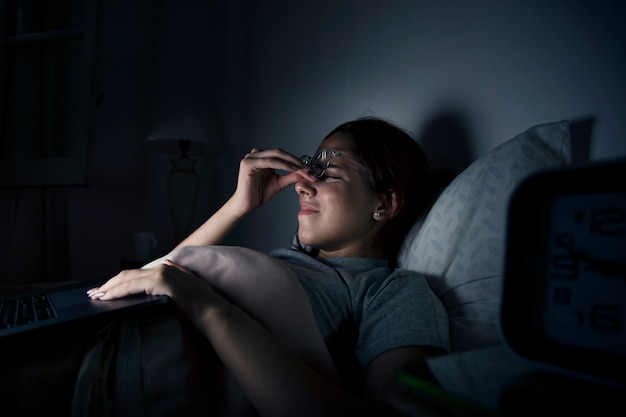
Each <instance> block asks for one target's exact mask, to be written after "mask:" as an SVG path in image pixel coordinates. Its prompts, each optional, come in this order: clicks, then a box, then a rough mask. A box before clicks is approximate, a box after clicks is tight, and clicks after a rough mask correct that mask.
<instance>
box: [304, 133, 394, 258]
mask: <svg viewBox="0 0 626 417" xmlns="http://www.w3.org/2000/svg"><path fill="white" fill-rule="evenodd" d="M321 148H325V149H331V150H334V151H337V152H339V153H341V154H342V155H343V156H344V158H340V157H335V158H332V159H331V160H330V165H329V166H328V168H327V170H326V173H325V175H324V177H322V178H321V179H320V180H319V181H317V182H310V181H307V180H301V181H299V182H298V183H297V184H296V187H295V188H296V192H297V193H298V195H299V197H300V212H299V213H298V222H299V227H298V237H299V239H300V242H302V243H303V244H305V245H309V246H312V247H315V248H318V249H319V250H320V256H322V257H333V256H358V257H381V256H382V255H381V252H380V250H381V248H376V247H375V246H374V242H375V237H376V234H377V233H378V231H379V229H380V227H381V226H382V223H384V222H382V221H377V220H375V219H374V216H373V214H374V212H375V211H378V209H379V208H380V206H381V203H382V201H381V199H380V198H379V197H378V196H377V195H375V194H374V192H373V191H372V189H371V187H370V185H369V179H368V174H367V169H366V168H365V166H364V165H363V164H362V163H361V162H360V161H358V160H357V158H356V156H355V155H354V152H353V144H352V140H351V139H350V136H348V135H346V134H344V133H336V134H333V135H332V136H330V137H328V138H327V139H326V140H324V142H323V143H322V146H321Z"/></svg>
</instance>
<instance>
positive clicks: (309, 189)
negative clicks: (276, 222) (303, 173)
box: [295, 178, 317, 197]
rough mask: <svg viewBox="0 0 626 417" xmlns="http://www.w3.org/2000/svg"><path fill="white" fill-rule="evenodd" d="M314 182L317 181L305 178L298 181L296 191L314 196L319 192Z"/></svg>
mask: <svg viewBox="0 0 626 417" xmlns="http://www.w3.org/2000/svg"><path fill="white" fill-rule="evenodd" d="M314 184H315V183H313V182H311V181H307V180H305V179H304V178H303V179H301V180H300V181H298V182H297V183H296V187H295V188H296V193H298V194H299V195H306V196H309V197H311V196H314V195H315V194H317V189H316V188H315V185H314Z"/></svg>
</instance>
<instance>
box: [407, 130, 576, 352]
mask: <svg viewBox="0 0 626 417" xmlns="http://www.w3.org/2000/svg"><path fill="white" fill-rule="evenodd" d="M570 162H571V149H570V133H569V123H568V122H567V121H561V122H556V123H547V124H542V125H538V126H534V127H532V128H530V129H528V130H527V131H525V132H523V133H521V134H519V135H518V136H516V137H514V138H513V139H510V140H509V141H507V142H504V143H502V144H501V145H499V146H497V147H496V148H494V149H493V150H491V151H490V152H489V153H488V154H486V155H485V156H483V157H481V158H480V159H478V160H476V161H475V162H474V163H472V164H471V165H470V166H469V167H468V168H467V169H465V170H464V171H463V172H461V173H460V174H459V175H458V176H457V177H456V178H455V179H454V180H453V181H452V183H450V185H448V187H446V189H445V190H444V191H443V192H442V193H441V195H440V196H439V197H438V198H437V200H436V201H435V203H434V205H433V206H432V208H431V209H430V210H429V212H428V214H427V215H426V217H425V219H424V220H423V222H418V223H416V224H415V225H414V227H413V228H412V230H411V231H410V232H409V234H408V236H407V237H406V239H405V241H404V244H403V246H402V249H401V251H400V255H399V260H398V266H399V267H400V268H405V269H410V270H413V271H418V272H421V273H424V274H425V275H426V276H427V279H428V282H429V284H430V285H431V287H432V288H433V290H434V291H435V293H436V294H437V295H438V296H439V297H440V298H441V299H442V301H443V303H444V304H445V306H446V308H447V310H448V315H449V319H450V343H451V349H452V351H460V350H467V349H473V348H479V347H484V346H489V345H493V344H497V343H499V342H500V337H499V334H498V315H499V314H498V313H499V308H500V304H499V302H500V289H501V281H502V271H503V263H504V250H505V249H504V241H505V236H504V234H505V232H506V214H507V210H508V200H509V197H510V195H511V193H512V192H513V190H514V189H515V187H516V186H517V185H518V184H519V183H520V182H521V180H522V179H524V178H525V177H526V176H528V175H529V174H530V173H532V172H534V171H537V170H539V169H542V168H547V167H550V166H554V165H561V164H568V163H570Z"/></svg>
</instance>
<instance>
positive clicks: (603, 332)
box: [543, 192, 626, 355]
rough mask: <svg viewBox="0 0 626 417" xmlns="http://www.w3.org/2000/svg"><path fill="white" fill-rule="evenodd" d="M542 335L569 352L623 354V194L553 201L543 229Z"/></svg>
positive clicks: (625, 341) (625, 286) (625, 263)
mask: <svg viewBox="0 0 626 417" xmlns="http://www.w3.org/2000/svg"><path fill="white" fill-rule="evenodd" d="M548 229H549V231H548V241H547V244H548V251H547V258H546V262H547V268H546V273H547V277H546V285H545V294H544V297H545V298H544V303H543V306H544V314H543V321H544V323H543V324H544V331H545V336H546V338H547V339H549V340H552V341H554V342H557V343H559V344H565V345H570V346H576V347H582V348H586V349H593V350H597V351H604V352H609V353H614V354H620V355H623V354H624V353H625V352H626V193H623V192H612V193H581V194H567V195H561V196H559V197H557V198H555V199H554V201H553V203H552V208H551V214H550V222H549V226H548Z"/></svg>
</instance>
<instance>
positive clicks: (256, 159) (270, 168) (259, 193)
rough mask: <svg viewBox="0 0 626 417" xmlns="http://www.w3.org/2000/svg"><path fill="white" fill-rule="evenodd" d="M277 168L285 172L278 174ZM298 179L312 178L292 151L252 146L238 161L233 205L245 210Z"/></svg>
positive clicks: (253, 207) (259, 204)
mask: <svg viewBox="0 0 626 417" xmlns="http://www.w3.org/2000/svg"><path fill="white" fill-rule="evenodd" d="M276 170H282V171H285V172H287V174H285V175H279V174H278V173H277V172H276ZM301 179H305V180H307V181H311V182H315V179H314V178H313V177H311V175H310V174H309V170H308V168H306V167H305V166H304V165H303V164H302V163H301V162H300V160H299V159H298V158H296V157H295V156H294V155H292V154H290V153H288V152H285V151H283V150H282V149H269V150H261V149H257V148H255V149H253V150H251V151H250V152H249V153H247V154H246V156H245V157H244V158H243V159H242V160H241V163H240V164H239V177H238V180H237V189H236V191H235V193H234V194H233V196H232V199H233V200H234V202H235V207H237V208H238V209H239V210H242V212H243V213H248V212H250V211H252V210H254V209H256V208H258V207H260V206H262V205H263V204H265V203H267V202H268V201H270V200H271V199H272V198H273V197H274V196H275V195H276V194H278V193H279V192H280V191H282V190H284V189H285V188H286V187H288V186H289V185H291V184H295V183H296V182H298V181H300V180H301Z"/></svg>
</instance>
